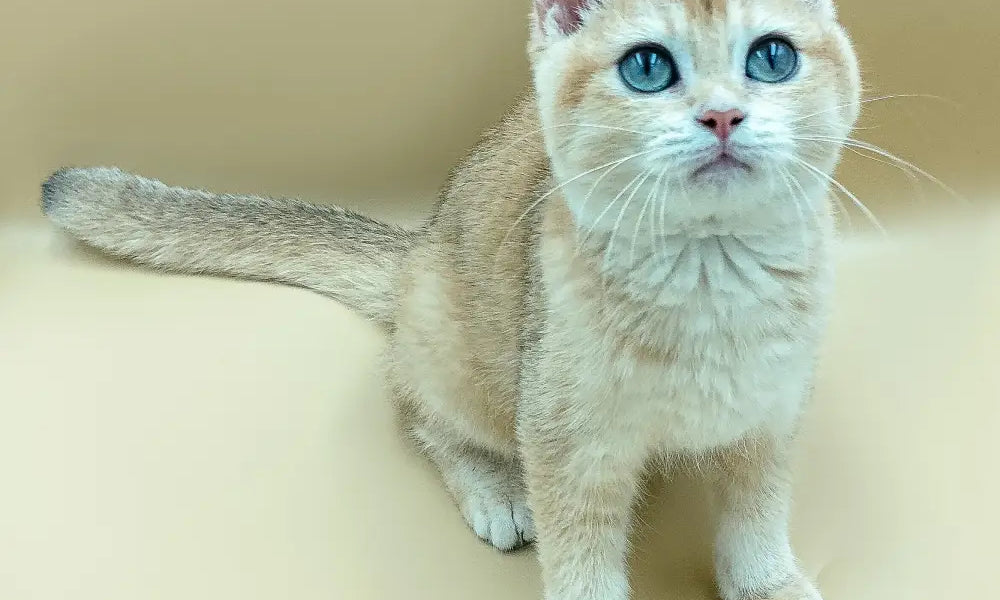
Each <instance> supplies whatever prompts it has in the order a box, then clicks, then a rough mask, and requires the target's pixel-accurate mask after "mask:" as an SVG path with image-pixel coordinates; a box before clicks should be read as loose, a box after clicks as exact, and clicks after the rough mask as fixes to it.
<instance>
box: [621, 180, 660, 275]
mask: <svg viewBox="0 0 1000 600" xmlns="http://www.w3.org/2000/svg"><path fill="white" fill-rule="evenodd" d="M661 172H662V171H661ZM655 191H656V180H654V181H653V186H652V187H650V188H649V193H648V194H647V195H646V201H645V202H643V204H642V209H641V210H640V211H639V216H638V217H636V220H635V228H634V229H633V230H632V246H631V248H629V251H628V262H629V265H630V266H631V265H634V264H635V242H636V240H638V239H639V228H640V227H642V221H643V219H645V218H646V211H647V210H649V205H650V203H651V202H652V201H653V192H655Z"/></svg>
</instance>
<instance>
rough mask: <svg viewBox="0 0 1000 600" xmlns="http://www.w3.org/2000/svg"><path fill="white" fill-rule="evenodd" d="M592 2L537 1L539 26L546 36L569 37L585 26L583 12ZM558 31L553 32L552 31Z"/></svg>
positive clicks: (536, 11)
mask: <svg viewBox="0 0 1000 600" xmlns="http://www.w3.org/2000/svg"><path fill="white" fill-rule="evenodd" d="M591 1H592V0H535V13H536V16H537V17H538V25H539V27H540V28H541V30H542V31H544V32H545V33H546V34H552V33H561V34H563V35H569V34H571V33H573V32H574V31H576V30H577V29H579V28H580V25H581V24H583V11H584V10H586V9H587V8H588V6H589V5H590V3H591ZM553 28H554V29H556V31H552V29H553Z"/></svg>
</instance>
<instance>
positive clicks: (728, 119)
mask: <svg viewBox="0 0 1000 600" xmlns="http://www.w3.org/2000/svg"><path fill="white" fill-rule="evenodd" d="M746 118H747V116H746V115H745V114H743V111H741V110H737V109H735V108H732V109H730V110H706V111H705V112H704V113H702V115H701V116H700V117H698V122H699V123H701V124H702V125H704V126H705V127H707V128H708V129H711V130H712V133H714V134H715V137H717V138H719V141H722V142H724V141H726V140H728V139H729V136H730V134H732V133H733V129H736V126H737V125H739V124H740V123H742V122H743V119H746Z"/></svg>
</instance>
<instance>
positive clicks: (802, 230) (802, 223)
mask: <svg viewBox="0 0 1000 600" xmlns="http://www.w3.org/2000/svg"><path fill="white" fill-rule="evenodd" d="M778 174H779V175H781V180H782V182H783V183H784V184H785V188H786V189H787V190H788V196H789V199H790V200H791V201H792V204H793V205H794V206H795V212H796V213H797V214H798V217H799V238H800V239H799V241H800V242H801V243H802V247H803V248H805V247H806V245H807V241H806V215H805V212H804V211H803V210H802V203H801V202H800V201H799V197H798V196H796V195H795V192H794V191H793V190H792V184H791V183H790V182H789V180H792V181H794V180H795V178H794V177H792V174H791V173H789V172H788V169H787V168H785V167H783V166H782V167H779V171H778ZM797 183H798V182H797V181H796V184H797ZM799 189H802V188H801V186H800V187H799ZM803 201H804V202H805V203H806V204H807V205H808V202H809V201H808V199H807V198H803Z"/></svg>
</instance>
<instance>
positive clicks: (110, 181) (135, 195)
mask: <svg viewBox="0 0 1000 600" xmlns="http://www.w3.org/2000/svg"><path fill="white" fill-rule="evenodd" d="M42 210H43V211H44V212H45V214H46V215H47V216H48V217H49V219H51V220H52V221H53V222H55V223H56V224H57V225H59V226H60V227H62V228H63V229H65V230H67V231H69V232H70V233H71V234H73V235H74V236H75V237H77V238H79V239H80V240H83V241H84V242H87V243H89V244H91V245H93V246H96V247H98V248H100V249H102V250H105V251H107V252H109V253H111V254H115V255H118V256H123V257H126V258H131V259H133V260H135V261H138V262H140V263H143V264H147V265H151V266H154V267H158V268H162V269H166V270H169V271H176V272H183V273H209V274H217V275H230V276H235V277H240V278H246V279H255V280H264V281H276V282H281V283H286V284H290V285H296V286H302V287H306V288H310V289H312V290H315V291H317V292H320V293H322V294H325V295H328V296H331V297H333V298H336V299H337V300H340V301H342V302H344V303H345V304H347V305H348V306H351V307H353V308H355V309H356V310H358V311H360V312H361V313H363V314H365V315H366V316H367V317H369V318H370V319H372V320H374V321H377V322H380V323H383V324H389V322H390V321H391V313H392V311H393V306H394V304H395V297H396V293H397V290H396V287H397V285H396V280H397V278H398V274H399V270H400V268H401V265H402V263H403V259H404V256H405V254H406V252H407V251H408V249H409V248H410V247H411V246H412V245H413V243H414V240H415V237H416V235H415V233H414V232H411V231H407V230H405V229H402V228H399V227H396V226H393V225H387V224H385V223H380V222H378V221H374V220H372V219H369V218H368V217H365V216H363V215H359V214H357V213H354V212H351V211H348V210H345V209H342V208H338V207H333V206H329V207H328V206H316V205H312V204H307V203H305V202H299V201H295V200H277V199H270V198H262V197H257V196H233V195H218V194H212V193H209V192H204V191H199V190H190V189H184V188H177V187H170V186H167V185H166V184H164V183H161V182H159V181H155V180H151V179H146V178H143V177H139V176H136V175H132V174H129V173H126V172H124V171H121V170H119V169H110V168H87V169H62V170H60V171H57V172H56V173H54V174H53V175H52V176H51V177H49V179H48V180H47V181H46V182H45V183H44V184H43V185H42Z"/></svg>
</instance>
